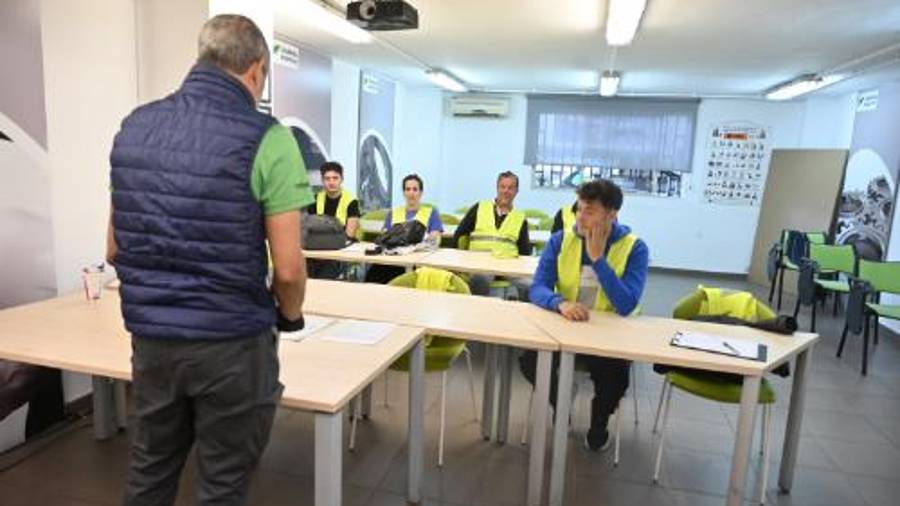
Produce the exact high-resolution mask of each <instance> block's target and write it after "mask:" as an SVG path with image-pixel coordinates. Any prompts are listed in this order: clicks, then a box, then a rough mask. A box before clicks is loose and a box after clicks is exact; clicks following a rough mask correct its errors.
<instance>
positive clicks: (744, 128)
mask: <svg viewBox="0 0 900 506" xmlns="http://www.w3.org/2000/svg"><path fill="white" fill-rule="evenodd" d="M771 138H772V132H771V131H770V129H768V128H765V127H763V126H761V125H757V124H754V123H751V122H747V121H732V122H726V123H722V124H719V125H715V126H713V127H712V128H711V129H710V132H709V135H708V136H707V144H706V146H707V156H706V163H705V165H704V167H703V168H704V171H705V172H706V174H705V175H706V184H705V186H704V188H703V202H704V203H707V204H720V205H732V206H753V207H756V206H759V203H760V201H761V200H762V193H763V188H764V187H765V185H764V183H765V174H766V169H767V168H768V164H769V157H770V155H771V151H772V150H771V145H770V142H769V140H770V139H771Z"/></svg>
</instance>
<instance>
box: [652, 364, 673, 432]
mask: <svg viewBox="0 0 900 506" xmlns="http://www.w3.org/2000/svg"><path fill="white" fill-rule="evenodd" d="M663 378H664V379H663V386H662V391H661V392H660V393H659V402H658V403H657V404H656V416H655V417H654V419H653V434H656V428H657V427H659V414H660V413H662V408H663V399H664V398H665V397H666V388H667V387H668V386H669V379H668V378H665V377H663Z"/></svg>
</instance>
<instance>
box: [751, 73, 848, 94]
mask: <svg viewBox="0 0 900 506" xmlns="http://www.w3.org/2000/svg"><path fill="white" fill-rule="evenodd" d="M841 79H843V76H841V75H838V74H831V75H826V76H819V75H815V74H805V75H802V76H800V77H798V78H796V79H792V80H790V81H788V82H785V83H781V84H779V85H777V86H775V87H773V88H770V89H769V90H768V91H766V98H767V99H769V100H790V99H792V98H794V97H799V96H800V95H803V94H805V93H810V92H813V91H816V90H818V89H821V88H824V87H826V86H828V85H831V84H834V83H836V82H838V81H840V80H841Z"/></svg>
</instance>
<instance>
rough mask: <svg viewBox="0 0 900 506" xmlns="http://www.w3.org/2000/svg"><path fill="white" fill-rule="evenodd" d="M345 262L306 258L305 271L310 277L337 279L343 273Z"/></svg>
mask: <svg viewBox="0 0 900 506" xmlns="http://www.w3.org/2000/svg"><path fill="white" fill-rule="evenodd" d="M345 269H346V264H344V263H343V262H336V261H334V260H320V259H317V258H307V259H306V272H307V274H308V275H309V277H310V278H312V279H338V278H340V277H341V274H343V273H344V270H345Z"/></svg>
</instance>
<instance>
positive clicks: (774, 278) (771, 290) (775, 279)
mask: <svg viewBox="0 0 900 506" xmlns="http://www.w3.org/2000/svg"><path fill="white" fill-rule="evenodd" d="M779 270H780V269H778V268H777V267H776V268H775V275H774V276H772V282H771V283H770V284H769V304H771V303H772V297H774V296H775V284H776V283H777V282H778V271H779Z"/></svg>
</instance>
